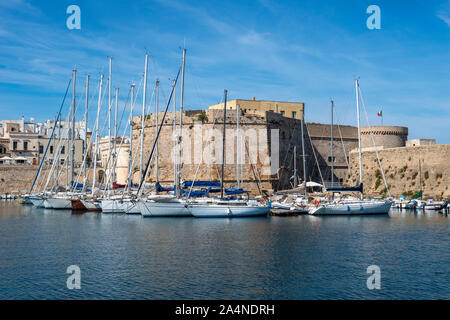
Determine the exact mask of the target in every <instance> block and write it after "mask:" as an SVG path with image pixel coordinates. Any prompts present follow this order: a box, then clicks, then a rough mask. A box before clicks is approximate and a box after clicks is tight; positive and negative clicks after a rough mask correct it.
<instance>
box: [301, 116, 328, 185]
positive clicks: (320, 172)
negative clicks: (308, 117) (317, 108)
mask: <svg viewBox="0 0 450 320" xmlns="http://www.w3.org/2000/svg"><path fill="white" fill-rule="evenodd" d="M305 128H306V133H307V134H308V137H309V143H310V144H311V149H312V151H313V154H314V159H316V164H317V169H318V170H319V175H320V179H321V180H322V184H323V185H324V186H325V181H324V180H323V176H322V171H321V170H320V166H319V161H318V160H317V155H316V151H315V150H314V145H313V143H312V140H311V136H310V135H309V129H308V125H307V124H306V123H305Z"/></svg>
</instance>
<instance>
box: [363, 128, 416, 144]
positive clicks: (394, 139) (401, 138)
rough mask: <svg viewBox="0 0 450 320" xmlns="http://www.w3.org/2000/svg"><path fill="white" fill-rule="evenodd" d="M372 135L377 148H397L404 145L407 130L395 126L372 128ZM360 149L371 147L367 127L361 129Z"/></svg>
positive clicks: (370, 138)
mask: <svg viewBox="0 0 450 320" xmlns="http://www.w3.org/2000/svg"><path fill="white" fill-rule="evenodd" d="M372 134H373V138H374V140H375V145H376V146H377V147H383V148H385V149H386V148H399V147H404V146H405V145H406V140H408V128H407V127H396V126H372ZM361 147H362V148H371V147H373V142H372V137H371V136H370V128H369V127H361Z"/></svg>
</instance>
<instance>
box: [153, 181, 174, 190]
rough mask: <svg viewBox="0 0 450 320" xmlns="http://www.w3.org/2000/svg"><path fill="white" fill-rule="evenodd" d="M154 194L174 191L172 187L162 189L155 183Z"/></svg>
mask: <svg viewBox="0 0 450 320" xmlns="http://www.w3.org/2000/svg"><path fill="white" fill-rule="evenodd" d="M155 188H156V192H164V191H166V192H167V191H174V189H175V188H174V187H163V186H162V185H160V184H159V182H156V184H155Z"/></svg>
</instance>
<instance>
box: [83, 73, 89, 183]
mask: <svg viewBox="0 0 450 320" xmlns="http://www.w3.org/2000/svg"><path fill="white" fill-rule="evenodd" d="M88 114H89V75H87V76H86V108H85V110H84V153H86V154H87V148H88V145H87V130H88V123H89V121H88ZM86 167H87V166H86V165H85V166H84V179H86Z"/></svg>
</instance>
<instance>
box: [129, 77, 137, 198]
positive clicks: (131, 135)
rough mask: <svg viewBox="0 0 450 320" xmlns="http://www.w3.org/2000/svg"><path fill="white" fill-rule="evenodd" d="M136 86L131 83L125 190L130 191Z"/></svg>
mask: <svg viewBox="0 0 450 320" xmlns="http://www.w3.org/2000/svg"><path fill="white" fill-rule="evenodd" d="M135 86H136V85H135V84H134V83H133V84H131V108H130V109H131V110H130V148H129V151H130V152H129V158H128V168H129V172H128V186H127V189H128V190H130V188H131V181H132V179H131V171H132V170H133V168H131V166H132V165H133V110H134V87H135Z"/></svg>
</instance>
